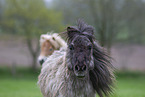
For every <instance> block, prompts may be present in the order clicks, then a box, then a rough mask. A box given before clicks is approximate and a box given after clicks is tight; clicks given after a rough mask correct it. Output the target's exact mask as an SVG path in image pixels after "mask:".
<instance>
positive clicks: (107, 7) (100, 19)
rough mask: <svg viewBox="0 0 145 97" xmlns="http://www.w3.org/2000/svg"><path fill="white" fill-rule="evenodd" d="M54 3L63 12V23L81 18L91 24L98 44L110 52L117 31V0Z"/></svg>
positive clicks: (74, 0)
mask: <svg viewBox="0 0 145 97" xmlns="http://www.w3.org/2000/svg"><path fill="white" fill-rule="evenodd" d="M54 3H55V4H56V5H55V6H56V8H57V9H58V8H59V10H61V11H62V12H63V15H64V17H65V18H64V21H65V23H66V22H73V21H72V20H75V19H78V18H83V19H85V20H86V21H87V22H88V23H91V24H93V25H94V27H95V28H96V32H97V33H95V36H96V37H97V38H98V40H99V42H100V44H101V45H102V46H106V47H107V48H108V51H109V52H110V48H111V46H112V44H113V41H114V40H115V38H116V35H117V33H118V31H117V30H118V25H119V15H118V9H117V6H116V5H117V4H118V2H117V0H62V1H59V0H55V2H54ZM61 6H64V7H61ZM61 8H62V9H61Z"/></svg>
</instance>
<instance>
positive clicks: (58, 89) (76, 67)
mask: <svg viewBox="0 0 145 97" xmlns="http://www.w3.org/2000/svg"><path fill="white" fill-rule="evenodd" d="M65 33H66V34H67V45H68V47H67V51H64V50H59V51H54V53H53V54H52V55H51V56H50V57H49V58H48V59H47V60H46V62H45V63H44V64H45V65H43V66H42V69H41V73H40V75H39V77H38V85H39V87H40V89H41V92H42V94H43V96H44V97H95V94H96V93H97V94H98V95H99V96H100V97H104V96H108V95H109V94H110V93H111V92H112V86H113V82H114V75H113V73H112V65H111V62H110V61H111V58H110V57H109V56H108V55H107V54H106V52H105V51H104V49H103V48H102V47H100V46H99V45H98V44H97V42H96V40H95V38H94V35H93V34H94V28H93V27H92V26H90V25H87V24H86V23H84V22H83V21H81V20H80V21H78V26H70V27H67V31H66V32H65Z"/></svg>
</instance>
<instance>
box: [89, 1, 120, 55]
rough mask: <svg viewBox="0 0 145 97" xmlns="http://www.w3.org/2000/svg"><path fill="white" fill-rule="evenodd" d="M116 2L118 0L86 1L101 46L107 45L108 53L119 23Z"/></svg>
mask: <svg viewBox="0 0 145 97" xmlns="http://www.w3.org/2000/svg"><path fill="white" fill-rule="evenodd" d="M117 4H118V0H89V1H88V5H89V8H90V12H91V14H92V18H93V21H94V22H93V23H94V26H95V28H96V30H97V36H98V38H99V42H100V44H101V46H106V47H107V49H108V52H109V53H110V48H111V46H112V44H113V41H114V40H115V38H116V35H117V33H118V27H119V26H118V25H119V23H120V20H119V19H120V17H119V13H118V8H117V7H118V6H116V5H117Z"/></svg>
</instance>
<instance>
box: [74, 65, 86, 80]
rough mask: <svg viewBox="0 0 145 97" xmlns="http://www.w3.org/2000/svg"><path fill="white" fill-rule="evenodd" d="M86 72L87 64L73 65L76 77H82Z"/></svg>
mask: <svg viewBox="0 0 145 97" xmlns="http://www.w3.org/2000/svg"><path fill="white" fill-rule="evenodd" d="M86 72H87V66H86V65H83V66H79V65H75V67H74V73H75V75H76V76H77V77H78V78H84V77H85V75H86Z"/></svg>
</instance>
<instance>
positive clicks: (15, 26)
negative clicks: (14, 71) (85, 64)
mask: <svg viewBox="0 0 145 97" xmlns="http://www.w3.org/2000/svg"><path fill="white" fill-rule="evenodd" d="M6 3H7V6H6V11H5V21H4V24H5V25H6V26H7V27H6V28H9V30H10V31H11V32H12V33H18V32H19V33H20V32H22V33H24V35H25V37H26V43H27V46H28V49H29V51H30V54H31V56H32V69H33V70H35V69H36V60H37V55H38V53H39V48H40V47H39V40H38V39H39V36H40V34H41V32H47V31H50V30H52V29H54V30H55V31H58V30H59V31H60V30H61V29H62V25H61V14H60V13H58V12H54V11H53V10H51V9H48V8H47V7H46V5H45V3H44V1H42V0H7V2H6Z"/></svg>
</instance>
